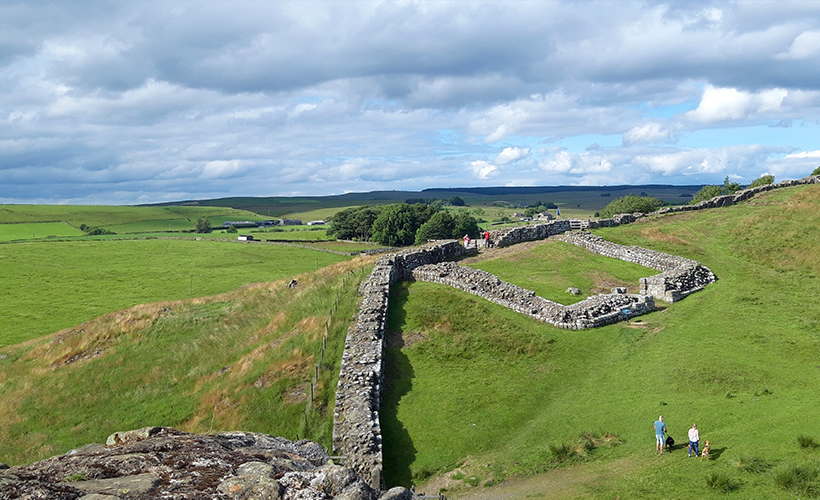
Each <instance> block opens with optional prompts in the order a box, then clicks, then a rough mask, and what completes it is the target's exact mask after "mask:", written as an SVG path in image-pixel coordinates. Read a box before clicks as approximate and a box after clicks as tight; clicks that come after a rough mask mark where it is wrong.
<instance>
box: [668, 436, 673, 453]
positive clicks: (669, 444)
mask: <svg viewBox="0 0 820 500" xmlns="http://www.w3.org/2000/svg"><path fill="white" fill-rule="evenodd" d="M674 446H675V440H674V439H672V436H666V450H667V451H672V448H673V447H674Z"/></svg>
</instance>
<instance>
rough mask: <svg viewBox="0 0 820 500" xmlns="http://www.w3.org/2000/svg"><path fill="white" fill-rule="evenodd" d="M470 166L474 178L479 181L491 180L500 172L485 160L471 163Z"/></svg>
mask: <svg viewBox="0 0 820 500" xmlns="http://www.w3.org/2000/svg"><path fill="white" fill-rule="evenodd" d="M470 166H471V169H472V171H473V177H475V178H477V179H490V178H492V177H493V176H494V175H493V174H495V173H496V171H497V170H498V167H496V166H495V165H492V164H490V163H487V162H486V161H484V160H476V161H474V162H472V163H470Z"/></svg>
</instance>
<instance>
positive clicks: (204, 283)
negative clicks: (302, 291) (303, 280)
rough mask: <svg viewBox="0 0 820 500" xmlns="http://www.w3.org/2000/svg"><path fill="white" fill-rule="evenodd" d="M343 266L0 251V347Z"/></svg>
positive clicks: (265, 253) (259, 249)
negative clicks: (153, 305)
mask: <svg viewBox="0 0 820 500" xmlns="http://www.w3.org/2000/svg"><path fill="white" fill-rule="evenodd" d="M343 259H345V257H344V256H340V255H334V254H330V253H327V252H311V251H310V250H304V249H300V248H289V247H283V246H274V245H247V244H239V243H229V242H209V241H193V240H133V241H95V242H32V243H19V244H7V245H0V282H2V283H3V289H4V291H3V307H2V308H0V346H3V345H8V344H12V343H16V342H21V341H24V340H27V339H31V338H34V337H38V336H40V335H44V334H46V333H49V332H54V331H56V330H59V329H62V328H67V327H69V326H72V325H75V324H77V323H80V322H83V321H87V320H90V319H92V318H95V317H97V316H99V315H101V314H104V313H107V312H109V311H112V310H117V309H122V308H125V307H130V306H133V305H135V304H139V303H143V302H152V301H161V300H175V299H182V298H188V297H189V296H191V294H193V296H205V295H213V294H216V293H221V292H225V291H228V290H231V289H233V288H236V287H237V286H240V285H242V284H245V283H251V282H260V281H270V280H276V279H282V278H289V277H291V276H294V275H296V274H299V273H303V272H306V271H311V270H314V269H316V267H317V266H318V267H324V266H326V265H328V264H331V263H334V262H339V261H340V260H343Z"/></svg>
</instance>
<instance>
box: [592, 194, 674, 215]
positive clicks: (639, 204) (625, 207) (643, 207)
mask: <svg viewBox="0 0 820 500" xmlns="http://www.w3.org/2000/svg"><path fill="white" fill-rule="evenodd" d="M664 205H666V202H665V201H663V200H659V199H658V198H653V197H651V196H635V195H634V194H630V195H628V196H624V197H623V198H618V199H616V200H612V201H611V202H610V203H609V204H608V205H607V206H605V207H604V209H603V210H601V211H600V212H599V213H598V215H599V216H600V217H603V218H608V217H612V216H613V215H617V214H632V213H635V212H640V213H642V214H647V213H649V212H654V211H655V210H657V209H659V208H661V207H662V206H664Z"/></svg>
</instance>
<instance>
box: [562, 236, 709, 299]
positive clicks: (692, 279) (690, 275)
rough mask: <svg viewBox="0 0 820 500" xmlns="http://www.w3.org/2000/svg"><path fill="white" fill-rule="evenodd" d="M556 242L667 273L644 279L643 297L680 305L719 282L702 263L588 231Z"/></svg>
mask: <svg viewBox="0 0 820 500" xmlns="http://www.w3.org/2000/svg"><path fill="white" fill-rule="evenodd" d="M555 239H558V240H561V241H564V242H567V243H571V244H573V245H576V246H579V247H582V248H586V249H587V250H589V251H590V252H593V253H597V254H599V255H604V256H606V257H611V258H613V259H620V260H624V261H626V262H632V263H634V264H640V265H642V266H644V267H649V268H652V269H657V270H658V271H663V272H662V273H661V274H656V275H654V276H650V277H648V278H641V294H642V295H647V296H651V297H654V298H656V299H659V300H663V301H666V302H677V301H678V300H681V299H682V298H683V297H686V296H687V295H689V294H691V293H694V292H697V291H698V290H702V289H703V287H705V286H706V285H708V284H710V283H714V282H715V280H716V278H715V275H714V273H713V272H712V271H711V270H709V268H707V267H706V266H704V265H703V264H701V263H700V262H698V261H695V260H691V259H687V258H685V257H679V256H677V255H671V254H668V253H663V252H657V251H655V250H649V249H647V248H641V247H638V246H624V245H618V244H617V243H612V242H610V241H606V240H605V239H603V238H601V237H600V236H595V235H593V234H590V233H588V232H572V233H564V234H561V235H558V236H555Z"/></svg>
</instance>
